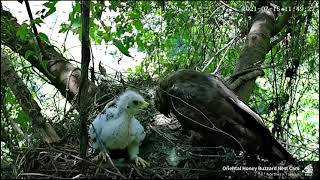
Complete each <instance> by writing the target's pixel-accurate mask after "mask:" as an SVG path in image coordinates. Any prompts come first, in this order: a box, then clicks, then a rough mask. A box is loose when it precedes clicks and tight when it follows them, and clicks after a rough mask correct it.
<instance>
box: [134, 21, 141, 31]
mask: <svg viewBox="0 0 320 180" xmlns="http://www.w3.org/2000/svg"><path fill="white" fill-rule="evenodd" d="M132 24H133V25H134V26H135V27H136V29H137V30H138V31H140V30H142V29H143V24H142V23H141V21H140V20H133V21H132Z"/></svg>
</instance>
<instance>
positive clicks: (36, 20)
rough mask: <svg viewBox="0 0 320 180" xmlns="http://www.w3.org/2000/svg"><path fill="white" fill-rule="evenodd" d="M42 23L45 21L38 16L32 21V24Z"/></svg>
mask: <svg viewBox="0 0 320 180" xmlns="http://www.w3.org/2000/svg"><path fill="white" fill-rule="evenodd" d="M41 23H43V21H42V19H41V18H36V19H34V20H32V21H31V24H36V25H40V24H41Z"/></svg>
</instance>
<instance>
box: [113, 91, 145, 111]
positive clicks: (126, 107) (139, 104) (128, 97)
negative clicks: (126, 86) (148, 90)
mask: <svg viewBox="0 0 320 180" xmlns="http://www.w3.org/2000/svg"><path fill="white" fill-rule="evenodd" d="M148 105H149V103H147V102H146V101H145V100H144V98H143V97H142V96H141V95H140V94H138V93H136V92H134V91H132V90H127V91H125V92H124V93H123V94H121V95H120V97H119V99H118V102H117V107H118V108H119V109H120V110H123V111H125V112H127V113H128V114H129V115H135V114H137V113H138V112H139V111H141V110H142V109H144V108H146V107H147V106H148Z"/></svg>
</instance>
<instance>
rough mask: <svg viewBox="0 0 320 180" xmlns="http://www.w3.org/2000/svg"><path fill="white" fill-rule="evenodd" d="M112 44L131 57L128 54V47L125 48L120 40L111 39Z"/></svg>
mask: <svg viewBox="0 0 320 180" xmlns="http://www.w3.org/2000/svg"><path fill="white" fill-rule="evenodd" d="M113 44H114V45H115V46H116V47H117V48H118V49H119V50H120V51H121V52H122V53H123V54H124V55H126V56H129V57H132V56H131V55H130V54H129V51H128V48H126V47H125V46H124V45H123V43H122V42H121V41H120V40H117V39H116V40H113Z"/></svg>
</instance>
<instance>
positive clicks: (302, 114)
mask: <svg viewBox="0 0 320 180" xmlns="http://www.w3.org/2000/svg"><path fill="white" fill-rule="evenodd" d="M102 2H103V1H102ZM57 3H58V1H49V2H45V3H43V8H45V9H46V10H47V11H46V12H45V13H43V15H42V16H41V17H39V18H36V19H34V21H33V22H31V23H33V24H36V25H38V26H40V25H42V26H44V23H43V21H44V19H45V18H47V17H49V16H52V15H54V13H55V12H56V10H57V9H56V6H57ZM59 3H60V2H59ZM280 4H281V3H280ZM255 5H256V4H255V2H254V1H246V2H245V3H244V2H242V1H232V2H228V3H227V5H225V4H223V3H221V2H219V1H165V4H164V5H161V4H160V3H159V2H153V1H126V2H122V1H108V2H105V3H101V1H94V2H91V6H90V7H91V12H90V13H91V18H90V39H91V41H92V44H96V45H114V46H115V47H116V48H117V49H118V51H119V54H121V57H122V56H123V55H125V56H127V57H132V58H134V57H133V55H132V54H131V50H132V49H137V50H138V51H140V52H144V53H145V54H146V57H145V58H144V59H143V61H142V62H141V64H140V65H137V66H135V67H131V68H128V69H127V72H126V73H127V74H128V75H127V77H126V78H125V80H128V82H130V83H134V82H148V81H151V80H153V79H155V80H157V79H159V78H162V77H163V76H165V75H167V74H168V73H170V72H173V71H176V70H178V69H183V68H186V69H196V70H199V71H201V70H204V71H205V72H214V71H215V70H216V69H217V67H220V76H222V77H229V76H230V75H231V74H232V73H233V71H234V67H235V64H236V62H237V60H238V59H239V58H240V52H241V49H242V45H243V43H244V42H245V35H246V34H247V33H248V29H249V28H250V24H251V22H252V16H250V15H248V14H250V12H251V11H253V10H254V7H255ZM281 6H286V3H284V4H281ZM231 7H232V8H231ZM317 7H318V2H307V1H306V2H301V3H300V4H299V6H297V7H296V9H295V10H294V13H293V17H292V18H290V21H289V23H288V26H286V27H285V28H284V29H283V30H282V31H281V33H280V34H278V35H276V36H275V37H274V38H273V39H272V42H275V41H276V40H278V39H279V40H280V41H279V43H277V44H275V45H274V46H273V47H272V48H271V51H270V52H269V53H268V54H267V56H266V57H265V60H264V62H263V65H262V67H266V68H264V72H265V76H264V77H260V78H258V79H257V81H256V85H257V86H256V88H255V89H254V92H253V95H252V96H251V100H250V106H251V107H253V109H254V110H255V111H256V112H258V113H259V114H260V115H261V116H263V119H264V120H265V121H266V124H267V125H268V127H269V128H270V130H272V132H273V134H274V135H275V136H276V137H277V139H279V140H281V141H284V142H287V144H289V145H290V144H292V145H294V146H288V148H289V151H290V152H292V153H295V156H296V157H298V159H301V160H317V159H318V157H317V153H316V152H318V150H319V147H318V143H319V121H318V117H319V93H318V92H319V84H318V80H319V60H318V59H319V43H318V42H319V34H318V33H319V31H318V26H319V19H318V15H319V9H317ZM236 10H238V11H239V12H237V11H236ZM246 10H248V11H246ZM283 14H284V12H281V11H280V12H276V15H277V16H281V15H283ZM81 23H82V20H81V4H80V1H74V2H73V8H72V11H71V12H69V14H68V21H67V22H64V23H62V24H60V25H59V33H61V34H63V35H66V36H67V35H68V33H69V32H72V33H73V34H76V35H77V36H78V37H79V39H80V40H81V31H82V28H81ZM16 37H17V38H19V39H20V40H22V41H26V42H27V41H28V40H30V39H32V38H33V35H32V34H31V28H30V23H29V24H28V23H26V22H24V23H23V24H22V25H21V28H19V29H18V30H17V34H16ZM39 37H40V39H41V40H42V41H44V42H47V43H50V40H51V39H50V38H49V36H48V34H45V33H41V32H40V33H39ZM233 38H235V41H234V43H232V44H231V45H230V46H229V47H228V48H226V49H224V46H225V45H226V44H228V43H229V42H230V41H231V40H232V39H233ZM272 42H271V43H272ZM1 48H2V49H3V47H1ZM64 50H65V49H64ZM10 53H11V52H7V54H10ZM31 56H36V52H34V51H27V52H26V53H25V55H24V58H26V59H27V58H28V57H31ZM10 58H12V59H16V61H13V62H14V65H15V69H16V70H17V71H19V74H20V75H21V76H22V78H23V79H24V81H25V83H26V84H27V85H28V87H29V89H30V90H31V91H32V92H33V94H34V96H35V99H37V101H38V102H39V104H41V106H42V108H43V109H44V110H45V111H46V112H47V113H49V114H51V116H50V118H51V119H52V120H54V121H56V122H57V124H59V125H61V126H64V125H65V124H67V123H65V120H66V119H65V117H66V113H67V112H66V109H68V108H69V106H70V104H69V103H67V102H66V101H65V99H64V98H63V97H62V95H61V94H59V93H51V94H50V95H48V94H47V93H46V92H44V91H43V90H41V89H43V86H46V85H47V84H46V78H44V77H43V75H41V74H39V73H38V71H36V70H33V71H31V68H30V67H32V65H31V64H28V63H26V61H24V60H23V59H21V58H18V57H17V56H12V57H10ZM210 59H213V61H212V63H211V64H209V65H208V67H207V68H206V69H204V67H206V65H207V63H208V62H209V60H210ZM104 63H105V64H109V63H110V64H111V61H106V62H104ZM116 75H117V74H116ZM121 75H122V74H121ZM96 76H98V79H99V80H100V79H104V78H105V77H101V76H99V75H97V73H96ZM114 77H115V76H112V78H113V79H114ZM108 78H110V77H108ZM105 79H107V78H105ZM121 79H122V77H121ZM99 82H103V81H99ZM1 86H3V88H4V89H5V91H4V94H1V95H2V96H3V97H4V98H2V101H3V102H2V105H3V104H4V105H5V108H6V111H7V112H8V117H4V118H3V116H1V137H2V142H4V141H5V143H4V145H3V143H1V147H5V148H1V150H2V152H4V153H6V155H5V156H6V157H10V158H11V161H12V159H14V158H15V157H14V155H13V153H12V152H10V151H8V149H12V146H21V143H26V142H25V141H24V140H23V138H22V137H20V136H19V135H18V133H17V132H16V131H15V130H14V128H13V127H12V125H11V123H10V121H9V119H8V118H10V119H14V122H15V123H17V124H18V125H19V127H20V128H21V130H22V131H23V132H24V133H26V134H31V132H30V125H29V120H28V118H27V116H26V114H25V113H24V112H23V111H22V110H21V107H20V106H19V104H18V102H17V101H16V99H15V97H14V96H13V94H12V92H11V91H10V90H9V89H8V87H6V86H5V85H3V84H1ZM48 86H49V85H48ZM51 88H52V87H51ZM1 93H3V92H2V91H1ZM58 102H59V103H58ZM57 104H59V105H57ZM66 106H68V108H66ZM1 114H2V115H3V114H4V112H3V111H1ZM73 120H74V119H73ZM277 120H280V121H277ZM74 121H76V120H74ZM62 124H63V125H62ZM277 124H278V125H277ZM61 126H59V127H61ZM280 127H281V128H280ZM72 128H74V127H72ZM19 142H20V145H19ZM172 154H173V155H174V156H173V157H175V154H174V153H172ZM10 158H8V159H10ZM9 161H10V160H9Z"/></svg>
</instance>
